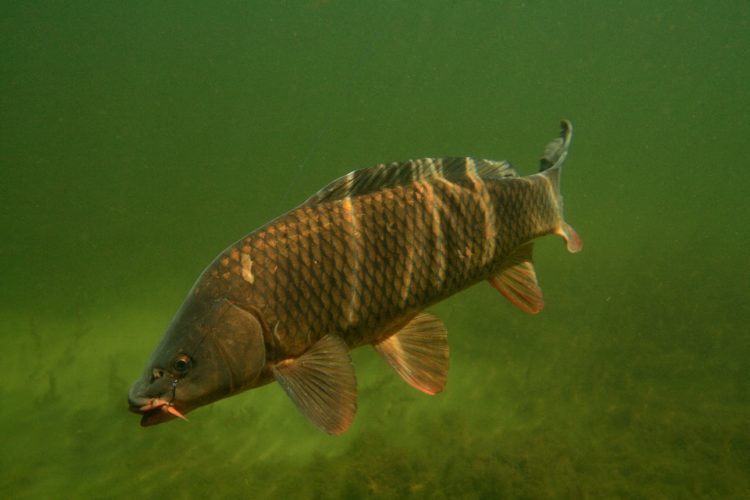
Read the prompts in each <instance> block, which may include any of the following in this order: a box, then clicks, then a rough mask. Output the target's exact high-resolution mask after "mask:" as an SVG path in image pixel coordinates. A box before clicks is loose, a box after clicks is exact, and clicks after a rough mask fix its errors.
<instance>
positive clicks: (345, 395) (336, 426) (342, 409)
mask: <svg viewBox="0 0 750 500" xmlns="http://www.w3.org/2000/svg"><path fill="white" fill-rule="evenodd" d="M273 375H274V377H275V378H276V381H277V382H279V384H281V387H283V388H284V391H286V393H287V395H288V396H289V398H291V400H292V401H293V402H294V404H295V405H296V406H297V408H298V409H299V410H300V411H301V412H302V414H303V415H305V416H306V417H307V418H308V419H309V420H310V421H311V422H312V423H313V424H315V425H316V426H317V427H318V428H319V429H321V430H323V431H325V432H327V433H329V434H341V433H343V432H344V431H346V430H347V429H348V428H349V426H350V425H351V423H352V420H354V414H355V413H356V411H357V380H356V377H355V375H354V367H353V366H352V361H351V358H350V357H349V348H348V347H347V345H346V342H344V341H343V340H342V339H341V337H338V336H336V335H326V336H324V337H323V338H321V339H320V340H318V341H317V342H316V343H315V344H313V346H312V347H311V348H310V349H309V350H307V351H306V352H305V353H304V354H303V355H302V356H300V357H298V358H295V359H291V360H286V361H283V362H281V363H279V364H278V365H276V366H275V367H274V368H273Z"/></svg>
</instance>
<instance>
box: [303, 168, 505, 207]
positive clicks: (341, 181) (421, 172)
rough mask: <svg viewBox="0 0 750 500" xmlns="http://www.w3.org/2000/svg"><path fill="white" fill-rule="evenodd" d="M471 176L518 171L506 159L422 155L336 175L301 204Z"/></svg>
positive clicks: (490, 176)
mask: <svg viewBox="0 0 750 500" xmlns="http://www.w3.org/2000/svg"><path fill="white" fill-rule="evenodd" d="M467 172H468V173H467ZM473 176H477V177H480V178H482V179H502V178H505V177H516V176H517V174H516V172H515V171H514V170H513V167H512V166H511V165H510V163H508V162H507V161H494V160H477V159H474V158H467V157H464V158H421V159H418V160H408V161H404V162H394V163H381V164H380V165H376V166H374V167H370V168H364V169H361V170H355V171H353V172H350V173H348V174H346V175H345V176H343V177H339V178H338V179H336V180H335V181H333V182H331V183H330V184H328V185H327V186H326V187H324V188H323V189H321V190H320V191H318V192H317V193H315V194H314V195H312V196H311V197H310V198H308V199H307V201H305V203H304V204H305V205H315V204H317V203H323V202H330V201H335V200H342V199H344V198H346V197H347V196H350V197H354V196H361V195H365V194H369V193H374V192H376V191H380V190H382V189H389V188H394V187H397V186H405V185H407V184H410V183H412V182H414V181H419V180H426V179H433V178H436V177H440V178H443V179H445V180H448V181H451V182H461V181H464V180H467V179H469V178H470V177H473Z"/></svg>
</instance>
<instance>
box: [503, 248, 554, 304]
mask: <svg viewBox="0 0 750 500" xmlns="http://www.w3.org/2000/svg"><path fill="white" fill-rule="evenodd" d="M532 249H533V244H532V243H527V244H526V245H523V246H521V247H519V248H518V249H517V250H516V252H515V253H514V254H513V255H511V256H510V257H509V258H508V260H506V261H505V262H504V263H503V267H502V268H501V269H500V271H499V272H498V273H496V274H495V275H494V276H491V277H490V279H489V281H490V284H492V286H494V287H495V288H496V289H497V291H498V292H500V293H502V294H503V296H504V297H505V298H506V299H508V300H509V301H510V302H511V304H513V305H515V306H516V307H518V308H519V309H520V310H522V311H523V312H527V313H529V314H536V313H538V312H539V311H541V310H542V309H543V308H544V296H543V295H542V289H541V288H539V283H537V280H536V271H534V263H533V261H532V257H531V253H532Z"/></svg>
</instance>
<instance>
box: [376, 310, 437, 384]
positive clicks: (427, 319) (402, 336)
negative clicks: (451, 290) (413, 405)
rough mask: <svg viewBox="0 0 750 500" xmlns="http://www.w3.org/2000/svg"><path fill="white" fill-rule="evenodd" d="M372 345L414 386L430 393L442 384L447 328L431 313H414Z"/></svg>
mask: <svg viewBox="0 0 750 500" xmlns="http://www.w3.org/2000/svg"><path fill="white" fill-rule="evenodd" d="M373 347H374V348H375V350H376V351H378V353H379V354H380V355H381V356H382V357H383V358H384V359H385V360H386V362H387V363H388V364H389V365H391V367H392V368H393V369H394V370H396V372H397V373H398V374H399V375H400V376H401V378H402V379H404V381H405V382H406V383H408V384H409V385H411V386H412V387H414V388H415V389H419V390H420V391H422V392H424V393H426V394H430V395H434V394H437V393H438V392H440V391H442V390H443V388H444V387H445V384H446V382H447V380H448V366H449V363H450V352H449V349H448V330H447V329H446V328H445V325H444V324H443V322H442V321H440V320H439V319H438V318H437V317H435V316H433V315H432V314H428V313H420V314H417V315H416V316H415V317H414V318H412V320H411V321H409V322H408V323H407V324H406V326H404V327H403V328H401V329H400V330H399V331H397V332H396V333H394V334H393V335H391V336H390V337H388V338H387V339H385V340H381V341H380V342H378V343H376V344H373Z"/></svg>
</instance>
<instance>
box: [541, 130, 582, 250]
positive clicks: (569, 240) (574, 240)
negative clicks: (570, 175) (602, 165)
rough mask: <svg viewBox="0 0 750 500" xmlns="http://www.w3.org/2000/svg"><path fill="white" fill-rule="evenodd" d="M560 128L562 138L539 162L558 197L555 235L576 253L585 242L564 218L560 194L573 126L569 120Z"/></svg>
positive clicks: (557, 138)
mask: <svg viewBox="0 0 750 500" xmlns="http://www.w3.org/2000/svg"><path fill="white" fill-rule="evenodd" d="M560 128H561V131H560V136H559V137H555V138H554V139H553V140H552V141H551V142H550V143H549V144H547V147H546V148H544V153H543V154H542V158H541V159H540V160H539V172H540V173H541V174H542V175H543V176H545V177H546V178H547V179H548V180H549V182H550V184H551V185H552V189H553V190H554V192H555V194H556V195H557V201H558V206H559V207H560V225H559V226H558V227H557V228H555V234H557V235H558V236H561V237H562V238H563V239H565V243H566V244H567V247H568V251H569V252H573V253H575V252H580V251H581V249H583V241H581V237H580V236H578V233H576V231H575V229H573V228H572V227H571V226H570V225H569V224H568V223H567V222H565V220H564V218H563V214H562V209H563V203H562V194H561V193H560V175H561V173H562V166H563V163H565V158H566V157H567V156H568V148H569V147H570V141H571V140H572V139H573V125H572V124H571V123H570V122H569V121H568V120H562V122H560Z"/></svg>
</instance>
